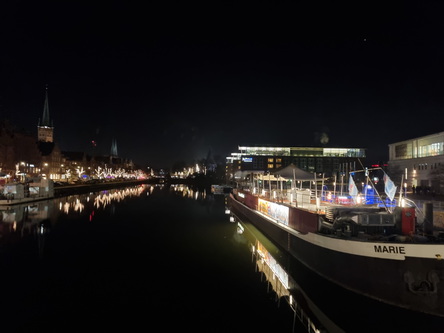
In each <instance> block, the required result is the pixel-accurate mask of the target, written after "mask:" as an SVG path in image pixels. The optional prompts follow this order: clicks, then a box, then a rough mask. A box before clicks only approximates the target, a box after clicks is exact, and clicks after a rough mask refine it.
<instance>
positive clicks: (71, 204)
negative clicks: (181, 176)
mask: <svg viewBox="0 0 444 333" xmlns="http://www.w3.org/2000/svg"><path fill="white" fill-rule="evenodd" d="M165 188H166V187H165V185H159V184H156V185H150V184H142V185H138V186H134V187H127V188H118V189H110V190H103V191H98V192H90V193H86V194H75V195H69V196H65V197H59V198H55V199H51V200H42V201H36V202H31V203H27V204H18V205H12V206H4V207H0V217H1V219H0V232H1V234H2V236H3V237H5V236H6V235H8V234H11V233H19V234H20V235H21V236H24V235H26V234H29V233H43V232H44V230H43V229H44V227H45V226H43V225H41V222H43V221H46V222H48V221H49V222H50V224H54V223H55V221H56V219H57V217H58V216H59V215H60V214H65V215H69V214H72V213H82V214H88V215H90V220H92V219H93V215H94V211H95V210H98V209H106V208H108V207H109V206H110V205H111V204H112V203H114V202H115V203H119V202H123V201H124V200H126V199H128V198H131V197H140V196H141V195H145V194H146V195H152V194H153V192H154V191H156V190H164V189H165ZM167 190H168V191H170V192H174V193H175V194H177V195H180V196H182V197H184V198H191V199H194V200H205V199H206V198H207V193H206V190H198V189H193V188H190V187H188V186H187V185H181V184H179V185H171V186H168V187H167ZM46 224H48V223H46ZM0 242H1V240H0Z"/></svg>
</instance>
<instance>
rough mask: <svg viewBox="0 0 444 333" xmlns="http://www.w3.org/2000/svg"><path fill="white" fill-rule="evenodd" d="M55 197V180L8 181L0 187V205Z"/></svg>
mask: <svg viewBox="0 0 444 333" xmlns="http://www.w3.org/2000/svg"><path fill="white" fill-rule="evenodd" d="M51 198H54V182H53V181H52V180H51V179H43V178H36V179H32V180H30V181H29V182H26V183H18V182H14V183H6V184H4V185H3V186H2V187H0V205H1V206H11V205H17V204H23V203H28V202H33V201H40V200H47V199H51Z"/></svg>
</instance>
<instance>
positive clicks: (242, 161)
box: [226, 145, 366, 181]
mask: <svg viewBox="0 0 444 333" xmlns="http://www.w3.org/2000/svg"><path fill="white" fill-rule="evenodd" d="M365 158H366V150H365V148H324V147H276V146H264V145H261V146H239V148H238V151H237V152H233V153H231V155H230V156H228V157H227V158H226V179H227V180H229V181H235V177H237V176H236V175H238V174H240V173H243V174H246V173H248V172H254V173H260V172H264V173H267V172H270V173H273V172H275V171H277V170H279V169H280V168H284V167H286V166H288V165H290V164H294V165H295V166H296V167H298V168H300V169H302V170H305V171H308V172H311V173H318V174H320V175H324V176H325V177H333V176H339V175H340V174H341V173H342V174H345V175H347V174H348V172H349V171H351V170H356V169H362V165H365ZM361 164H362V165H361Z"/></svg>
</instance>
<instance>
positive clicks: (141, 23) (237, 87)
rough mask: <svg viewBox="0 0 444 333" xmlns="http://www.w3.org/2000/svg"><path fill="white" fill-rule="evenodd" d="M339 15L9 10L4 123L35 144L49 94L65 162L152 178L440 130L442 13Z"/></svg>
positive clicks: (436, 6) (183, 7)
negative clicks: (99, 157)
mask: <svg viewBox="0 0 444 333" xmlns="http://www.w3.org/2000/svg"><path fill="white" fill-rule="evenodd" d="M331 3H335V2H318V1H304V2H298V1H291V2H290V1H288V2H285V1H284V2H278V1H254V2H253V1H251V2H250V1H249V2H245V1H232V2H230V1H228V2H227V1H224V2H222V1H207V2H205V3H202V2H199V3H198V2H188V1H178V2H174V1H157V2H149V1H148V2H147V1H137V2H131V1H121V2H118V1H103V2H102V1H100V2H95V1H87V2H82V1H5V2H3V3H2V5H1V7H2V9H1V10H0V43H1V45H2V47H1V49H0V60H1V73H0V89H1V90H0V111H1V116H2V118H8V119H10V120H11V121H12V122H13V123H14V124H16V125H17V126H19V127H23V128H26V129H28V130H29V131H34V132H35V133H36V130H37V121H38V119H39V118H40V117H41V115H42V112H43V103H44V95H45V85H46V84H48V92H49V108H50V117H51V119H52V120H53V122H54V127H55V137H56V140H57V142H58V143H59V145H60V147H61V148H62V150H71V151H87V152H91V147H90V141H91V140H96V141H97V144H98V145H97V152H98V153H101V154H109V152H110V149H111V144H112V141H113V140H116V142H117V147H118V153H119V156H121V157H125V158H131V159H133V160H134V161H135V162H136V163H140V164H143V165H149V166H152V167H169V166H171V165H172V164H173V163H174V162H176V161H180V160H184V161H186V162H188V163H190V162H192V161H193V160H196V159H201V158H205V157H206V156H207V153H208V151H209V150H211V152H212V154H213V155H216V156H222V157H223V158H224V157H225V156H227V155H229V153H230V152H232V151H235V150H237V147H238V145H241V144H273V145H290V146H312V145H314V146H320V145H326V146H329V147H358V148H367V155H368V160H369V162H371V161H377V160H378V159H383V160H386V159H387V157H388V144H390V143H394V142H397V141H402V140H407V139H411V138H414V137H418V136H424V135H428V134H433V133H437V132H441V131H443V129H444V128H443V124H444V122H443V121H444V116H443V107H444V98H443V96H444V81H443V80H444V68H443V63H444V35H443V32H444V29H443V28H444V23H443V22H444V20H443V19H442V13H443V12H444V11H443V9H444V8H443V7H444V5H443V3H442V2H439V1H433V2H430V1H417V2H408V1H407V2H406V1H403V2H396V3H395V2H390V4H387V2H385V3H384V2H381V3H375V2H369V1H367V2H359V6H358V5H351V6H350V4H347V6H345V5H344V6H343V7H338V6H337V4H335V5H332V4H331ZM326 4H329V5H326ZM322 137H323V138H325V137H326V138H327V140H326V141H323V142H321V140H320V138H322Z"/></svg>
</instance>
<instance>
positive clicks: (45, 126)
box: [37, 85, 54, 142]
mask: <svg viewBox="0 0 444 333" xmlns="http://www.w3.org/2000/svg"><path fill="white" fill-rule="evenodd" d="M37 140H38V141H39V142H54V126H52V123H51V122H50V120H49V103H48V85H46V92H45V104H44V106H43V117H42V119H41V120H40V119H39V122H38V125H37Z"/></svg>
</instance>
